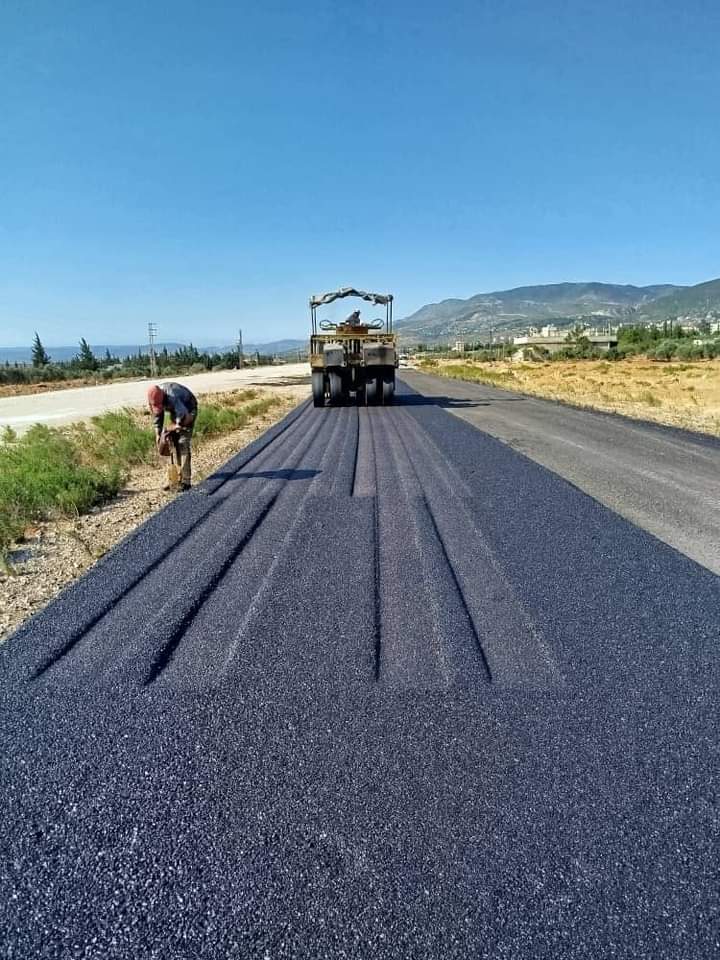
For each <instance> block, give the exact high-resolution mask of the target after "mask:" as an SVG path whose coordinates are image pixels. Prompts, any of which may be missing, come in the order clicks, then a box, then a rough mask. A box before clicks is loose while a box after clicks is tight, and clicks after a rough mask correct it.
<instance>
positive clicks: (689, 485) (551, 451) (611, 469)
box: [407, 373, 720, 573]
mask: <svg viewBox="0 0 720 960" xmlns="http://www.w3.org/2000/svg"><path fill="white" fill-rule="evenodd" d="M407 380H408V383H410V384H412V386H413V387H414V388H415V389H417V390H420V391H421V392H422V393H423V394H424V395H425V396H426V397H427V398H428V400H429V401H432V402H435V403H438V404H439V405H440V406H441V407H443V408H445V409H447V410H450V411H451V412H452V413H454V414H456V415H457V416H458V417H462V419H463V420H467V421H468V423H472V424H473V425H474V426H476V427H478V428H479V429H480V430H483V431H485V432H486V433H489V434H491V435H492V436H494V437H497V438H498V439H499V440H502V441H503V442H504V443H507V444H509V445H510V446H511V447H512V448H513V449H515V450H519V451H520V452H521V453H523V454H525V456H527V457H531V458H532V459H533V460H535V461H536V462H537V463H541V464H542V465H543V466H546V467H548V468H549V469H551V470H554V471H555V472H556V473H559V474H560V476H562V477H565V479H567V480H569V481H570V482H571V483H574V484H576V485H577V486H578V487H580V489H582V490H584V491H585V492H586V493H589V494H590V496H592V497H596V498H597V499H598V500H600V502H601V503H604V504H605V505H606V506H608V507H610V508H611V509H613V510H615V511H617V512H618V513H620V514H621V515H622V516H624V517H627V518H628V519H629V520H632V521H633V523H637V524H638V525H639V526H641V527H643V529H645V530H649V531H650V532H651V533H653V534H655V536H656V537H659V538H660V539H661V540H664V541H665V543H669V544H670V545H671V546H673V547H676V548H677V549H678V550H681V551H682V552H683V553H685V554H687V556H689V557H692V559H693V560H697V562H698V563H702V564H704V566H706V567H708V568H709V569H710V570H713V571H714V572H715V573H720V439H716V438H714V437H709V436H702V435H700V434H693V433H688V432H686V431H684V430H675V429H673V428H670V427H662V426H656V425H653V424H649V423H644V422H640V421H633V420H629V419H627V418H625V417H616V416H613V415H610V414H604V413H593V412H591V411H588V410H577V409H573V408H572V407H567V406H564V405H562V404H558V403H554V402H552V401H549V400H540V399H537V398H535V397H528V396H525V395H523V394H518V393H511V392H510V391H508V390H498V389H496V388H494V387H490V386H485V385H484V384H472V383H463V382H462V381H458V380H448V379H445V378H440V377H433V376H428V375H427V374H421V373H409V374H408V375H407Z"/></svg>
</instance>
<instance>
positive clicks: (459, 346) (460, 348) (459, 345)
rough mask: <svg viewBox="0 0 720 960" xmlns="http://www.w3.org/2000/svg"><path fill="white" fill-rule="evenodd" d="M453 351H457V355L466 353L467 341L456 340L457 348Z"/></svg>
mask: <svg viewBox="0 0 720 960" xmlns="http://www.w3.org/2000/svg"><path fill="white" fill-rule="evenodd" d="M453 350H454V351H455V353H465V341H464V340H456V341H455V346H454V347H453Z"/></svg>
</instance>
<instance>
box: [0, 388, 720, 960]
mask: <svg viewBox="0 0 720 960" xmlns="http://www.w3.org/2000/svg"><path fill="white" fill-rule="evenodd" d="M719 583H720V581H718V578H717V577H716V576H715V575H714V574H713V573H711V572H710V571H708V570H707V569H705V568H703V567H701V566H698V565H697V564H695V563H694V562H692V561H691V560H689V559H688V558H686V557H685V556H683V555H682V554H680V553H678V552H676V551H675V550H673V549H672V548H671V547H669V546H667V545H665V544H664V543H662V542H660V541H659V540H657V539H655V538H654V537H652V536H650V535H649V534H647V533H645V532H644V531H642V530H641V529H639V528H638V527H636V526H633V525H632V524H630V523H628V522H627V521H626V520H624V519H622V518H621V517H619V516H618V515H617V514H616V513H614V512H612V511H610V510H608V509H607V508H605V507H604V506H602V505H601V504H599V503H598V502H597V501H596V500H594V499H591V498H590V497H588V496H586V495H585V494H583V493H582V492H580V491H579V490H577V489H576V488H574V487H572V486H571V485H569V484H568V483H566V482H565V481H564V480H562V479H561V478H559V477H558V476H557V475H556V474H555V473H553V472H550V471H548V470H546V469H544V468H543V467H542V466H540V465H539V464H537V463H534V462H533V461H532V460H530V459H528V458H526V457H524V456H521V455H520V454H518V453H517V452H516V451H514V450H512V449H511V448H510V447H509V446H508V445H507V444H503V443H501V442H499V441H498V440H496V439H494V438H492V437H490V436H487V435H485V434H483V433H481V432H479V431H477V430H475V429H474V428H473V427H471V426H470V425H469V424H467V423H465V422H464V421H463V420H462V419H460V418H458V417H454V416H451V415H450V414H448V413H447V412H446V411H444V410H442V409H441V408H440V407H439V406H438V405H437V404H435V403H433V402H427V400H426V399H425V398H423V397H421V396H417V395H415V394H412V393H411V392H410V391H409V390H402V391H401V392H400V396H399V397H398V404H397V406H395V407H393V408H390V409H382V408H375V409H363V410H357V409H355V408H345V409H337V410H332V409H325V410H314V409H313V408H312V407H310V406H308V405H307V404H305V405H303V406H302V407H301V408H299V409H298V410H297V411H296V412H295V413H293V414H291V415H290V417H289V418H287V419H286V420H285V421H284V422H283V423H281V424H279V425H278V426H276V427H275V428H273V430H272V431H271V432H270V434H268V435H266V436H265V437H263V438H261V439H260V440H259V441H257V442H256V443H255V444H254V445H253V446H252V447H250V448H248V449H247V450H246V451H244V452H243V453H241V454H239V455H238V456H237V457H236V458H235V459H234V460H232V461H230V463H228V464H227V465H226V466H225V467H223V468H222V469H221V470H220V471H219V472H218V473H217V474H215V475H214V476H213V477H211V478H209V479H208V480H207V481H205V483H204V484H203V485H202V486H201V487H198V488H197V489H195V490H193V491H192V492H191V493H190V494H188V495H186V496H185V497H183V498H180V499H176V500H175V501H173V503H172V504H171V505H170V506H168V507H167V508H166V509H165V510H164V511H163V512H162V513H160V514H158V515H157V516H156V517H154V518H153V519H152V520H150V521H149V522H148V523H147V524H146V525H145V526H144V527H142V528H140V530H139V531H138V532H137V533H136V534H135V535H134V536H132V537H130V538H129V539H128V540H126V541H125V542H124V543H123V544H122V545H121V546H120V547H119V548H118V549H117V550H115V551H114V552H112V553H111V554H109V555H108V556H107V557H106V558H104V559H103V560H102V561H101V562H100V563H99V564H98V565H97V566H96V567H95V568H94V569H93V570H92V571H91V572H90V573H89V574H88V575H87V576H86V577H84V579H82V580H81V581H80V582H79V583H78V584H77V585H76V586H75V587H74V588H72V589H71V590H69V591H67V592H66V593H64V594H63V595H62V596H61V597H60V598H59V599H58V600H57V601H56V602H55V603H54V604H53V605H52V606H50V607H49V608H48V609H47V610H46V612H44V613H43V614H41V615H40V616H38V617H37V618H36V619H35V620H34V621H33V622H31V623H30V624H28V625H27V626H26V627H25V628H23V629H21V631H20V632H18V633H17V634H16V635H15V637H14V638H12V639H11V640H10V641H9V642H8V643H7V644H6V645H5V646H4V647H2V648H0V691H1V692H0V698H1V700H0V742H2V744H3V750H2V752H1V753H0V800H1V802H2V811H3V812H2V816H1V817H0V931H1V932H0V937H1V938H2V949H0V955H1V956H3V957H11V958H19V957H22V958H30V957H32V958H36V957H47V958H61V957H62V958H74V957H84V958H98V960H99V958H103V960H106V958H145V957H157V958H163V960H167V958H210V957H212V958H217V957H223V958H225V957H238V958H239V957H243V958H244V957H257V958H278V957H313V958H315V957H332V958H335V957H382V958H385V957H387V958H391V957H392V958H396V957H416V958H424V957H437V958H443V960H444V958H453V957H457V958H465V957H493V958H495V957H498V958H523V960H529V958H548V960H550V958H552V960H560V958H566V957H572V958H588V960H589V958H592V960H597V958H600V957H602V958H604V957H613V958H633V960H637V958H652V960H659V958H673V960H677V958H709V957H716V956H717V955H718V937H719V935H720V930H719V929H718V916H719V910H718V908H719V907H720V896H719V894H718V891H719V889H720V888H719V886H718V866H717V865H718V857H717V855H718V805H717V799H718V797H717V790H718V745H719V743H720V738H719V737H718V733H719V729H718V727H719V724H718V712H717V690H718V681H719V680H720V646H719V644H718V640H719V637H718V624H719V623H720V591H719V590H718V586H719Z"/></svg>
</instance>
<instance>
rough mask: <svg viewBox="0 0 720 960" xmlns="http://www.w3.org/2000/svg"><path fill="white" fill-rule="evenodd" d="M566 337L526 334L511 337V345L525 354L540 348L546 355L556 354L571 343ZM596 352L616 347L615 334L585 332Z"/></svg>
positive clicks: (557, 334) (616, 339)
mask: <svg viewBox="0 0 720 960" xmlns="http://www.w3.org/2000/svg"><path fill="white" fill-rule="evenodd" d="M545 329H547V328H545ZM565 336H566V335H562V334H559V333H555V334H554V335H550V336H543V335H542V333H535V334H533V333H528V334H526V335H525V336H523V337H513V345H514V346H515V348H516V349H517V350H518V351H521V352H522V353H525V351H526V350H528V352H529V351H530V348H532V347H542V348H543V349H544V350H547V352H548V353H558V352H559V351H560V350H567V348H568V347H571V346H572V343H570V342H568V341H567V340H566V339H565ZM582 336H583V337H586V338H587V339H588V340H589V341H590V344H591V345H592V346H593V347H595V349H596V350H610V348H611V347H616V346H617V345H618V338H617V334H616V333H594V332H591V331H589V330H586V331H584V332H583V334H582Z"/></svg>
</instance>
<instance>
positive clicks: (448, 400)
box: [393, 393, 528, 408]
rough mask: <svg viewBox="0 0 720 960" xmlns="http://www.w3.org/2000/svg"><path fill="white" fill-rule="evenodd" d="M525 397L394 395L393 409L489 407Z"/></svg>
mask: <svg viewBox="0 0 720 960" xmlns="http://www.w3.org/2000/svg"><path fill="white" fill-rule="evenodd" d="M527 399H528V398H527V397H483V398H482V399H478V400H471V399H469V398H460V397H445V396H431V395H423V394H419V393H418V394H412V393H402V394H397V393H396V394H395V399H394V400H393V406H395V407H446V408H449V407H491V406H493V405H494V404H496V403H516V402H523V401H525V400H527Z"/></svg>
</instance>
